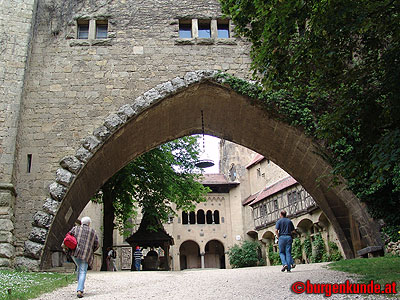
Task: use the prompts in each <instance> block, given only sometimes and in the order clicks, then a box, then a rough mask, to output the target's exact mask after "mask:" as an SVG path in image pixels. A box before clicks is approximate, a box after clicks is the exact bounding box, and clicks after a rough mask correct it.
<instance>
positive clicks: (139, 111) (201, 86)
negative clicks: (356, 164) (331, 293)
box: [16, 70, 381, 268]
mask: <svg viewBox="0 0 400 300" xmlns="http://www.w3.org/2000/svg"><path fill="white" fill-rule="evenodd" d="M216 75H217V72H215V71H208V70H206V71H196V72H189V73H187V74H186V75H185V76H184V77H182V78H179V77H177V78H174V79H173V80H171V81H168V82H166V83H163V84H160V85H158V86H156V87H155V88H153V89H151V90H149V91H147V92H145V93H144V94H143V95H141V96H139V97H137V98H136V99H132V100H131V101H130V102H129V101H128V103H127V104H125V105H124V106H122V107H121V108H120V109H119V110H118V111H116V112H115V113H113V114H111V115H109V116H108V117H107V118H106V119H105V122H104V125H102V126H101V127H99V128H97V129H96V130H94V132H93V134H92V135H89V136H87V137H86V138H85V139H84V140H83V142H82V145H81V147H80V148H79V149H77V151H76V154H75V155H74V156H67V157H64V158H63V159H62V160H61V161H60V166H61V167H60V168H59V169H58V170H57V172H56V175H55V182H53V183H52V184H50V186H49V197H48V198H47V199H46V200H45V203H44V205H43V209H42V210H41V211H38V212H37V213H36V214H35V215H34V218H33V219H34V220H33V228H32V231H31V233H30V235H29V239H28V240H27V241H26V242H25V252H24V257H19V258H17V259H16V265H18V264H21V265H25V266H26V265H29V266H31V268H38V267H39V268H46V267H49V264H50V261H51V260H50V256H51V251H52V250H53V249H55V248H56V247H58V246H59V245H60V243H61V241H62V238H63V236H64V235H65V233H66V231H67V230H69V229H70V228H71V227H72V225H73V223H74V222H75V220H76V218H77V217H78V216H79V214H80V213H81V211H82V210H83V208H84V207H85V206H86V204H87V203H88V201H89V200H90V197H91V196H92V195H93V194H94V193H95V192H96V191H97V190H98V189H99V188H100V187H101V186H102V185H103V184H104V183H105V182H106V181H107V180H108V178H110V177H111V176H112V175H113V174H115V172H117V171H118V170H119V169H121V168H122V167H124V166H125V165H126V164H127V163H128V162H130V161H131V160H132V159H134V158H136V157H137V156H139V155H141V154H143V153H145V152H146V151H149V150H151V149H152V148H154V147H156V146H158V145H160V144H163V143H165V142H167V141H170V140H172V139H176V138H179V137H182V136H186V135H191V134H195V133H200V132H201V117H200V112H201V110H203V111H204V115H205V132H206V133H208V134H212V135H215V136H219V137H221V138H224V139H226V140H230V141H232V142H235V143H238V144H241V145H243V146H245V147H247V148H250V149H252V150H254V151H256V152H258V153H260V154H262V155H264V156H265V157H268V158H269V159H271V160H272V161H274V162H275V163H276V164H278V165H279V166H280V167H282V168H283V169H284V170H285V171H287V172H288V173H289V174H291V175H292V176H293V177H294V178H296V180H297V181H298V182H299V183H301V184H302V186H304V187H305V189H306V190H307V191H308V192H309V193H310V194H311V195H312V196H313V198H314V199H315V201H316V202H317V203H318V205H319V206H320V208H321V209H322V210H323V211H324V213H325V215H326V216H327V218H328V220H329V221H330V223H331V224H332V226H333V228H334V229H335V231H336V233H337V236H338V239H339V241H340V243H341V244H342V248H343V250H344V253H345V256H346V257H348V258H350V257H353V256H354V249H353V247H352V243H351V235H350V222H349V212H351V214H352V216H353V217H354V218H355V219H356V221H357V222H358V224H359V230H360V233H361V235H362V236H363V237H364V238H365V240H366V241H367V243H368V244H370V245H379V244H380V243H381V241H380V237H379V232H378V230H377V228H376V227H375V226H374V225H373V223H372V222H371V219H370V217H369V215H368V214H367V212H366V210H365V208H364V207H363V205H361V203H360V202H359V200H358V199H357V198H356V197H355V196H354V195H353V194H352V193H351V192H350V191H348V189H346V186H344V185H342V186H337V187H333V188H332V187H330V182H329V179H327V177H328V176H323V175H327V174H328V173H329V172H330V170H331V167H330V166H329V164H328V163H327V162H326V161H324V160H323V159H322V158H321V157H320V156H318V155H317V154H316V149H317V146H316V145H315V143H314V142H313V141H312V140H311V139H310V138H308V137H306V136H305V135H304V134H303V132H301V131H300V130H298V129H296V128H294V127H291V126H289V125H287V124H285V123H283V122H280V121H278V120H276V119H275V118H273V117H272V116H271V115H269V114H268V112H267V111H266V110H265V109H263V108H262V106H261V105H259V104H257V101H256V100H255V99H251V98H249V97H247V96H244V95H240V94H238V93H237V92H235V91H234V90H233V89H232V88H231V87H229V86H228V85H227V84H226V83H225V82H224V79H222V78H220V77H217V76H216ZM317 178H322V179H321V180H320V181H319V183H318V184H317V183H316V179H317Z"/></svg>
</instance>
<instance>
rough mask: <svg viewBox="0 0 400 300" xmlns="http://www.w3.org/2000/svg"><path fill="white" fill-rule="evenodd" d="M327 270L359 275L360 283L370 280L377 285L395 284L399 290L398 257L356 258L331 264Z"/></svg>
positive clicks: (399, 262) (399, 271)
mask: <svg viewBox="0 0 400 300" xmlns="http://www.w3.org/2000/svg"><path fill="white" fill-rule="evenodd" d="M328 268H330V269H333V270H337V271H343V272H348V273H353V274H358V275H361V278H360V281H361V282H362V283H369V282H370V281H371V280H374V282H376V283H379V284H386V283H392V282H394V281H395V282H397V283H398V284H397V287H398V289H399V288H400V284H399V283H400V257H398V256H384V257H374V258H368V259H366V258H357V259H348V260H341V261H337V262H333V263H331V264H329V265H328Z"/></svg>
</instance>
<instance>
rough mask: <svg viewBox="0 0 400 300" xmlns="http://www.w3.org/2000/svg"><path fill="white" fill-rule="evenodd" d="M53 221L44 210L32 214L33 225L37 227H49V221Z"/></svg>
mask: <svg viewBox="0 0 400 300" xmlns="http://www.w3.org/2000/svg"><path fill="white" fill-rule="evenodd" d="M52 221H53V216H52V215H50V214H48V213H46V212H44V211H38V212H37V213H36V214H35V215H34V216H33V223H32V224H33V225H34V226H37V227H42V228H49V227H50V225H51V222H52Z"/></svg>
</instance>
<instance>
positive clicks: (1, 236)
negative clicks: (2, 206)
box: [0, 231, 14, 244]
mask: <svg viewBox="0 0 400 300" xmlns="http://www.w3.org/2000/svg"><path fill="white" fill-rule="evenodd" d="M13 242H14V237H13V234H12V233H11V232H9V231H0V243H9V244H12V243H13Z"/></svg>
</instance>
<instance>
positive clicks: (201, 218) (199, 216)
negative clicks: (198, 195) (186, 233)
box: [197, 209, 206, 224]
mask: <svg viewBox="0 0 400 300" xmlns="http://www.w3.org/2000/svg"><path fill="white" fill-rule="evenodd" d="M205 223H206V216H205V215H204V210H202V209H199V211H198V212H197V224H205Z"/></svg>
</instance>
